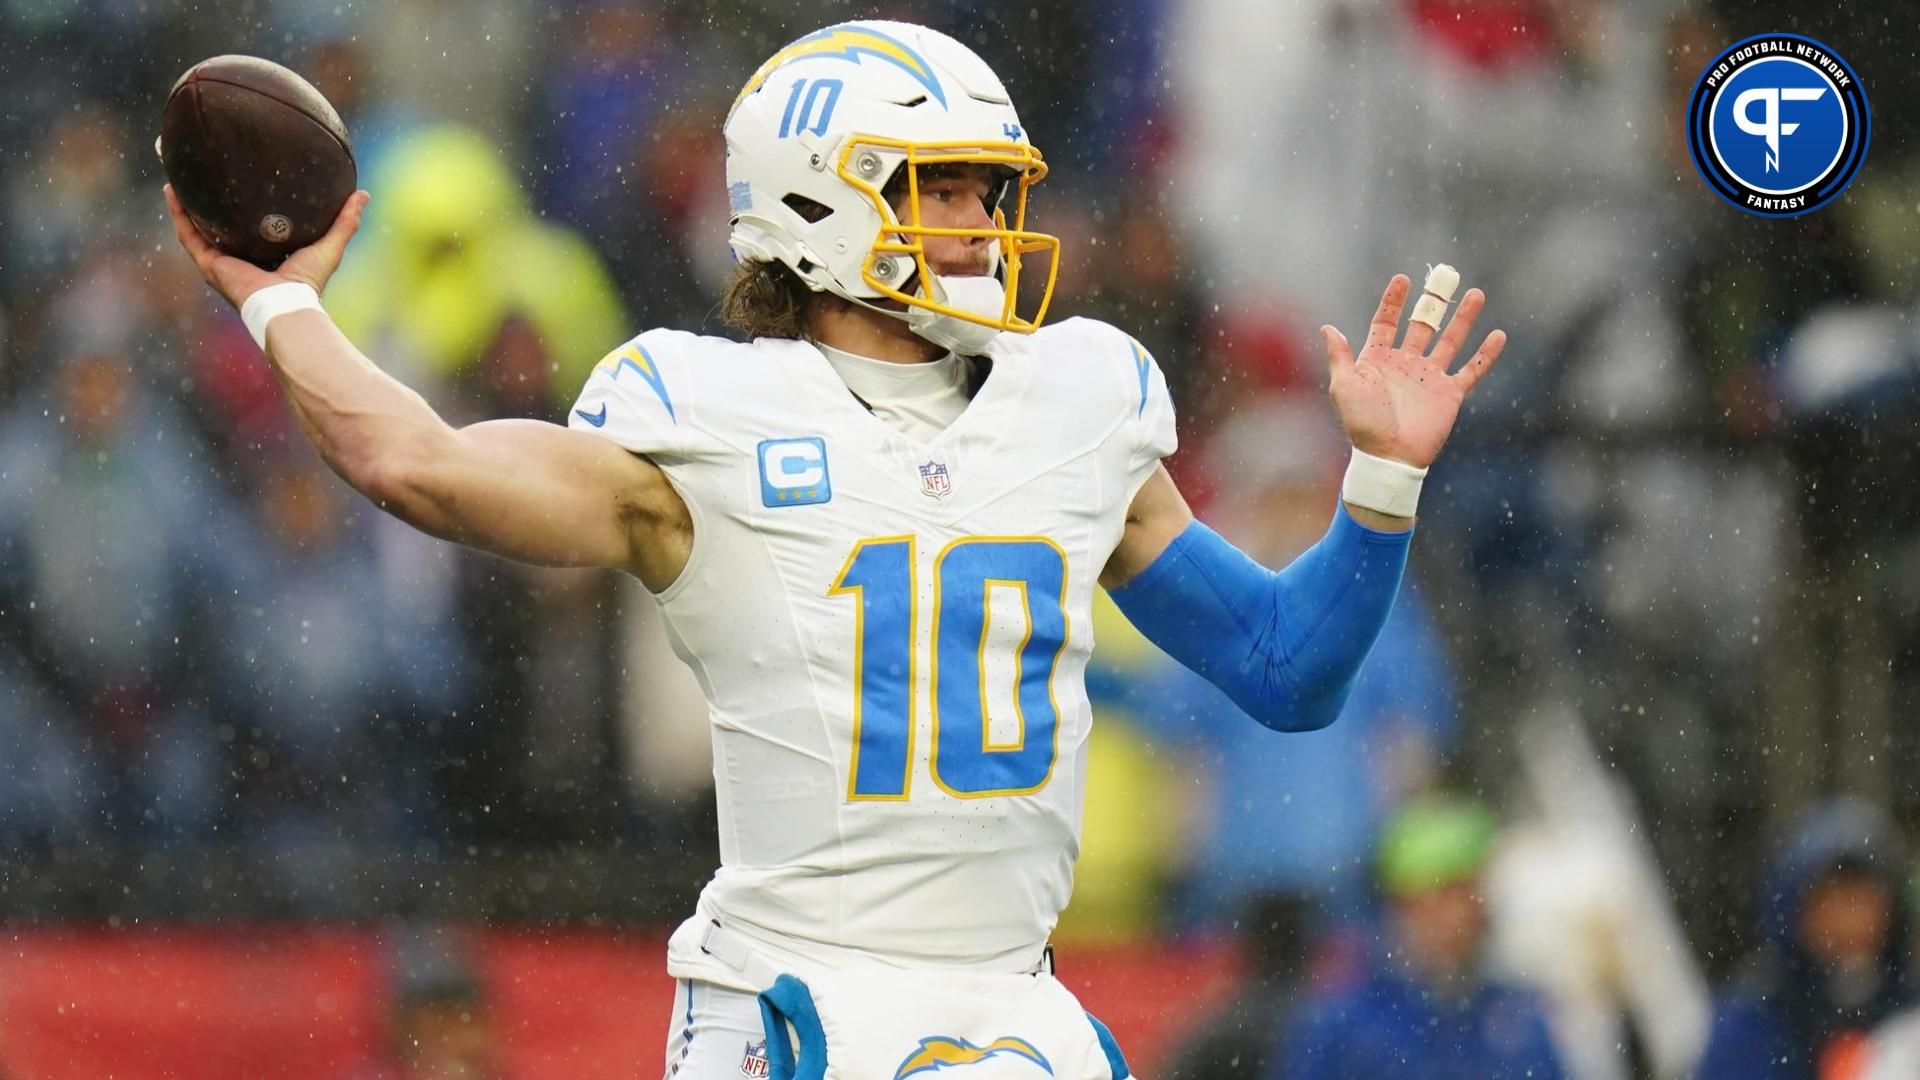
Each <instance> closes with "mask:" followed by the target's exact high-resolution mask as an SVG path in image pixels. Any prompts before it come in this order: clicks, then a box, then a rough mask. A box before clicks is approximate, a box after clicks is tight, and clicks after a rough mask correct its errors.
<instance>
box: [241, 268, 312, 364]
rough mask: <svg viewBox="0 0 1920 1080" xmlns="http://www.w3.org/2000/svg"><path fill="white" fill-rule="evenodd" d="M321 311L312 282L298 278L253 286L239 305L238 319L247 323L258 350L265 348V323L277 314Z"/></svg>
mask: <svg viewBox="0 0 1920 1080" xmlns="http://www.w3.org/2000/svg"><path fill="white" fill-rule="evenodd" d="M308 310H312V311H323V310H325V309H324V308H322V307H321V306H320V294H319V293H317V292H314V291H313V286H311V285H307V284H303V283H301V282H298V281H283V282H281V283H280V284H278V285H269V286H267V287H266V288H264V289H256V290H254V293H253V295H252V296H249V297H247V302H246V303H244V304H241V305H240V321H241V322H243V323H246V324H247V333H249V334H252V335H253V343H254V344H255V345H258V346H260V351H261V352H265V351H266V350H267V324H268V323H270V322H272V321H273V320H274V318H275V317H276V316H279V315H285V314H286V313H287V312H289V311H308Z"/></svg>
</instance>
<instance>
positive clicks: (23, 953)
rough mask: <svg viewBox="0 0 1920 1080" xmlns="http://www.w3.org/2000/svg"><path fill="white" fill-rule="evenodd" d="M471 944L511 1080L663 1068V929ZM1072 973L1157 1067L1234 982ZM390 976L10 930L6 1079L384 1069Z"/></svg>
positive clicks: (532, 932) (350, 947)
mask: <svg viewBox="0 0 1920 1080" xmlns="http://www.w3.org/2000/svg"><path fill="white" fill-rule="evenodd" d="M476 940H477V942H478V943H479V955H478V957H477V964H478V968H479V971H480V973H481V976H482V978H483V980H484V981H485V984H486V988H487V992H488V994H489V995H490V996H491V999H492V1001H493V1005H494V1009H493V1016H494V1021H495V1026H496V1029H497V1032H498V1035H499V1037H500V1039H501V1041H502V1043H503V1045H504V1048H505V1052H506V1061H505V1065H506V1070H507V1072H506V1074H507V1076H508V1077H511V1078H512V1080H548V1078H552V1080H560V1078H563V1077H564V1078H567V1080H599V1078H603V1077H604V1078H608V1080H612V1078H616V1077H617V1078H619V1080H633V1078H636V1077H639V1078H648V1077H654V1076H658V1075H659V1074H660V1071H661V1054H662V1051H663V1048H664V1046H665V1044H666V1035H667V1026H668V1022H669V1018H668V1015H667V1014H668V1012H669V1010H670V1009H671V1002H672V997H673V981H672V980H671V979H669V978H667V976H666V974H665V970H664V967H663V960H662V956H661V950H662V947H663V941H662V939H661V938H660V937H658V936H654V935H632V934H620V933H613V932H600V931H583V930H561V931H545V930H539V929H496V930H488V931H483V932H481V933H480V934H479V935H478V936H477V938H476ZM1060 969H1061V970H1060V975H1061V978H1062V979H1064V980H1065V981H1066V982H1067V984H1068V985H1069V986H1071V987H1073V989H1074V991H1075V992H1076V993H1078V994H1079V995H1080V998H1081V1000H1082V1001H1083V1002H1084V1003H1085V1004H1086V1006H1087V1008H1088V1009H1089V1010H1091V1011H1092V1012H1093V1013H1094V1014H1095V1015H1097V1016H1099V1017H1100V1018H1101V1019H1102V1020H1104V1021H1105V1022H1106V1023H1107V1025H1108V1026H1109V1027H1110V1028H1112V1029H1113V1032H1114V1035H1115V1036H1116V1037H1117V1038H1118V1039H1119V1040H1120V1044H1121V1046H1123V1047H1124V1048H1125V1049H1126V1051H1127V1056H1128V1058H1129V1060H1130V1061H1131V1062H1133V1064H1134V1066H1135V1068H1136V1070H1137V1071H1140V1072H1144V1073H1146V1074H1148V1075H1152V1074H1153V1073H1154V1072H1155V1071H1157V1066H1158V1065H1159V1063H1160V1062H1161V1060H1162V1059H1163V1057H1164V1056H1165V1055H1166V1054H1167V1053H1168V1052H1169V1051H1170V1050H1171V1049H1172V1048H1173V1046H1174V1044H1176V1043H1177V1042H1178V1041H1179V1040H1180V1039H1181V1038H1182V1037H1183V1036H1184V1035H1185V1034H1186V1032H1187V1031H1189V1030H1191V1029H1192V1027H1193V1026H1194V1025H1195V1024H1196V1023H1197V1022H1198V1021H1199V1019H1200V1018H1202V1017H1204V1016H1205V1015H1206V1014H1207V1013H1208V1012H1210V1011H1211V1010H1212V1008H1213V1007H1214V1006H1216V1005H1217V1004H1218V1003H1219V1002H1220V1001H1221V999H1223V998H1224V997H1226V996H1227V995H1229V994H1231V993H1232V992H1233V990H1234V988H1235V987H1236V986H1237V985H1238V983H1239V976H1240V966H1239V958H1238V956H1237V955H1236V953H1235V952H1234V951H1233V950H1232V949H1231V948H1229V947H1227V946H1225V945H1222V944H1208V945H1199V946H1181V947H1174V946H1169V945H1164V944H1159V943H1147V944H1139V945H1128V946H1121V947H1107V948H1100V949H1089V948H1076V949H1074V950H1072V951H1071V953H1063V954H1062V957H1061V963H1060ZM387 983H388V971H387V963H386V957H385V954H384V953H383V952H382V951H381V948H380V945H379V941H378V937H377V933H376V932H375V931H373V930H370V929H361V928H351V929H340V930H321V929H304V928H250V929H245V930H222V931H212V930H160V931H113V930H35V931H15V932H11V933H6V934H4V935H0V1076H4V1077H5V1078H6V1080H42V1078H47V1080H51V1078H63V1077H86V1078H89V1080H94V1078H104V1077H112V1078H115V1080H148V1078H151V1080H161V1078H181V1080H184V1078H189V1077H190V1078H193V1080H257V1078H261V1077H291V1078H301V1080H307V1078H311V1080H354V1078H355V1077H356V1076H361V1075H366V1074H367V1072H368V1070H370V1069H372V1068H374V1067H375V1065H376V1064H377V1062H378V1061H379V1060H380V1056H381V1051H382V1040H383V1039H384V1033H385V1026H384V1024H385V1021H384V1017H383V1013H382V1008H383V1004H384V1001H385V998H386V994H387Z"/></svg>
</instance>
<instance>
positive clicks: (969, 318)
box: [837, 135, 1060, 334]
mask: <svg viewBox="0 0 1920 1080" xmlns="http://www.w3.org/2000/svg"><path fill="white" fill-rule="evenodd" d="M876 150H884V151H893V152H899V153H904V154H905V155H906V161H905V162H904V163H903V165H902V168H904V169H905V170H906V172H905V184H906V195H907V199H906V202H905V204H904V211H905V219H906V220H904V221H902V220H901V219H900V217H899V216H896V215H895V214H894V212H893V207H892V206H890V205H889V204H888V202H887V198H886V195H885V194H883V193H882V191H881V189H880V186H879V185H880V184H882V183H885V182H887V181H888V180H889V179H890V176H888V175H886V174H887V173H888V171H889V170H887V169H885V168H884V167H883V164H882V162H883V160H884V159H883V158H882V157H881V156H880V155H878V154H876V153H875V152H874V151H876ZM925 165H987V166H993V167H1000V168H1007V169H1011V170H1012V171H1013V174H1014V178H1013V180H1012V181H1011V183H1012V188H1011V189H1010V192H1009V194H1011V196H1012V197H1013V227H1012V228H1008V227H1007V215H1006V211H1005V210H1004V209H1003V208H1002V207H998V206H996V207H995V208H994V211H993V224H994V227H993V228H991V229H961V228H940V227H936V226H931V225H923V224H921V216H920V167H921V166H925ZM837 167H838V169H839V173H840V178H841V179H842V180H845V181H846V182H847V183H848V184H850V185H852V186H853V187H854V188H855V189H856V190H858V191H860V192H861V193H862V194H864V195H866V197H867V198H868V199H869V200H871V201H872V203H873V206H874V209H875V210H877V211H878V212H879V214H880V219H881V221H882V222H884V223H885V224H883V225H882V226H881V228H880V232H879V234H878V235H876V236H875V237H874V239H873V247H872V249H871V251H870V252H869V253H868V255H867V258H866V261H865V262H864V263H862V264H861V266H860V278H861V280H862V281H864V282H866V284H867V287H868V288H871V289H873V290H875V291H876V292H878V293H880V295H882V296H884V297H887V298H889V299H892V300H898V301H900V302H901V303H903V304H906V305H908V306H909V307H916V308H925V309H927V310H929V311H933V312H936V313H938V314H941V315H946V316H950V317H952V318H956V319H961V320H964V321H966V322H970V323H977V324H979V325H981V326H990V327H993V328H994V329H996V330H1012V331H1015V332H1018V333H1022V334H1031V333H1033V332H1034V331H1035V330H1037V329H1039V328H1040V323H1041V322H1042V321H1043V320H1045V319H1046V317H1047V305H1048V304H1050V303H1051V302H1052V301H1053V286H1054V281H1055V279H1056V278H1057V277H1058V276H1059V273H1060V240H1059V238H1058V237H1055V236H1049V235H1047V234H1046V233H1037V232H1028V231H1027V229H1026V223H1027V189H1028V188H1030V187H1032V186H1033V185H1034V184H1037V183H1039V182H1040V181H1041V180H1043V179H1045V178H1046V175H1047V163H1046V162H1045V161H1043V160H1041V157H1040V151H1038V150H1036V149H1034V148H1033V147H1031V146H1028V145H1026V144H1024V143H1016V142H997V143H971V142H967V143H958V142H931V143H916V142H905V141H902V140H899V139H886V138H881V137H878V136H873V135H853V136H850V137H848V139H847V142H846V146H845V147H843V148H842V149H841V151H840V160H839V162H838V165H837ZM1001 201H1002V202H1003V203H1004V202H1005V199H1004V198H1003V199H1002V200H1001ZM929 236H957V237H968V238H972V237H981V238H984V239H987V240H991V241H995V242H997V243H998V244H999V245H1000V257H1001V260H1002V265H1003V266H1004V268H1005V275H1004V278H1003V280H1004V283H1005V285H1006V302H1005V303H1004V304H1003V305H1002V307H1001V310H1000V312H999V313H998V315H997V316H996V315H981V314H980V313H978V312H972V311H965V310H962V309H960V308H956V307H953V306H951V305H949V304H944V303H942V302H940V301H939V300H938V299H936V298H935V297H934V295H933V292H932V289H933V281H934V273H933V269H932V268H931V267H929V266H928V265H927V252H926V243H925V238H926V237H929ZM1041 253H1044V254H1045V256H1046V259H1047V269H1046V275H1047V276H1046V285H1045V287H1044V288H1043V289H1042V290H1041V293H1040V300H1039V303H1038V305H1037V306H1036V307H1035V308H1034V311H1033V314H1032V316H1031V317H1022V316H1021V315H1020V314H1019V310H1018V309H1019V307H1020V275H1021V270H1022V268H1023V267H1024V265H1025V263H1026V261H1027V258H1028V257H1029V256H1032V255H1036V254H1041ZM887 255H911V256H912V257H913V262H914V265H915V266H916V267H918V268H919V273H918V275H917V277H916V279H915V280H917V281H918V283H919V285H918V288H917V289H916V290H915V291H914V292H911V293H909V292H906V291H904V290H903V289H902V288H901V287H900V286H901V285H902V284H903V282H902V281H897V280H896V281H888V280H885V279H884V278H882V277H881V276H879V275H877V274H876V273H875V272H874V271H875V267H876V265H877V264H879V263H880V259H881V257H882V256H887ZM889 265H891V264H890V263H889Z"/></svg>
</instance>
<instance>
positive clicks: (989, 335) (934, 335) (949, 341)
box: [906, 274, 1007, 356]
mask: <svg viewBox="0 0 1920 1080" xmlns="http://www.w3.org/2000/svg"><path fill="white" fill-rule="evenodd" d="M928 286H929V287H928V290H927V291H928V292H930V293H931V294H932V295H933V300H934V302H936V303H940V304H945V305H946V306H948V307H952V308H958V309H959V310H961V311H965V312H969V313H971V314H974V315H978V316H980V317H981V318H983V319H998V318H999V317H1000V312H1001V311H1002V310H1003V309H1004V308H1005V307H1006V303H1007V287H1006V286H1005V285H1003V284H1001V282H1000V279H999V278H995V277H989V276H987V275H985V274H976V275H969V276H961V277H949V276H946V275H942V274H935V275H933V279H932V281H930V282H929V283H928ZM906 320H907V328H908V329H910V330H912V331H913V332H914V333H916V334H918V335H920V336H921V337H923V338H925V339H927V340H928V341H931V342H933V343H934V344H935V345H938V346H940V347H941V348H943V349H952V350H953V351H954V352H956V353H959V354H960V355H962V356H978V355H979V354H981V353H983V352H986V351H987V346H988V345H991V344H992V343H993V339H994V338H996V337H999V336H1000V330H999V328H997V327H992V326H982V325H980V324H979V323H976V322H968V321H967V320H965V319H957V318H954V317H953V316H951V315H942V314H941V313H939V312H937V311H930V310H928V309H927V308H923V307H909V308H907V311H906Z"/></svg>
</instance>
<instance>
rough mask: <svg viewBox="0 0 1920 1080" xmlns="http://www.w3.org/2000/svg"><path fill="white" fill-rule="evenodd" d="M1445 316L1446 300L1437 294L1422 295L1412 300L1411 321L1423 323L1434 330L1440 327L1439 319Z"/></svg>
mask: <svg viewBox="0 0 1920 1080" xmlns="http://www.w3.org/2000/svg"><path fill="white" fill-rule="evenodd" d="M1446 317H1447V302H1446V301H1445V300H1442V299H1440V298H1439V297H1437V296H1422V297H1421V298H1420V299H1418V300H1416V301H1414V304H1413V316H1412V318H1413V321H1414V322H1417V323H1425V324H1426V325H1428V326H1430V327H1432V328H1433V329H1435V330H1438V329H1440V320H1441V319H1444V318H1446Z"/></svg>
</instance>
